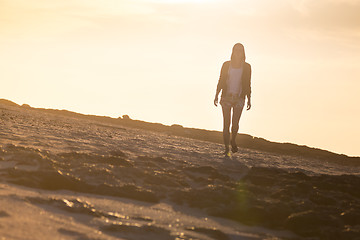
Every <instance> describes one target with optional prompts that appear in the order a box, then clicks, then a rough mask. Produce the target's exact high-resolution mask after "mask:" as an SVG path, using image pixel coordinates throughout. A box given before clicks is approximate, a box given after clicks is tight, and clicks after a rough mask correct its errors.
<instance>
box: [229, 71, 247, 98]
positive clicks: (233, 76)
mask: <svg viewBox="0 0 360 240" xmlns="http://www.w3.org/2000/svg"><path fill="white" fill-rule="evenodd" d="M242 73H243V68H242V67H241V68H233V67H231V66H230V67H229V78H228V81H227V93H228V94H232V95H240V93H241V89H242V87H241V77H242Z"/></svg>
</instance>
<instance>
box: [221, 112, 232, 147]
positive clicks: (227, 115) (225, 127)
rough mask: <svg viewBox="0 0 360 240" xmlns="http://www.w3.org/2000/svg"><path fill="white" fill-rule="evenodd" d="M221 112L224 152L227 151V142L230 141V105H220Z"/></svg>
mask: <svg viewBox="0 0 360 240" xmlns="http://www.w3.org/2000/svg"><path fill="white" fill-rule="evenodd" d="M221 107H222V112H223V121H224V122H223V123H224V125H223V137H224V144H225V153H228V152H229V143H230V131H229V130H230V118H231V107H230V106H226V105H221Z"/></svg>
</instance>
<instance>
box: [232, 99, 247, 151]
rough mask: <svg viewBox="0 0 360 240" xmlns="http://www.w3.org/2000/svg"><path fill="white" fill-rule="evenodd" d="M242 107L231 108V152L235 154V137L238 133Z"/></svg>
mask: <svg viewBox="0 0 360 240" xmlns="http://www.w3.org/2000/svg"><path fill="white" fill-rule="evenodd" d="M243 108H244V105H241V106H237V107H234V108H233V116H232V123H231V125H232V126H231V150H232V151H233V152H237V151H238V148H237V145H236V136H237V133H238V131H239V121H240V117H241V113H242V110H243Z"/></svg>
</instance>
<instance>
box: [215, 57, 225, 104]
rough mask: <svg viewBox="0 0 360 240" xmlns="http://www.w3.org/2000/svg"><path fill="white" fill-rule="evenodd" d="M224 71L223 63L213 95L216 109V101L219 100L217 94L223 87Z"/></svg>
mask: <svg viewBox="0 0 360 240" xmlns="http://www.w3.org/2000/svg"><path fill="white" fill-rule="evenodd" d="M224 69H225V63H223V65H222V67H221V71H220V77H219V81H218V84H217V87H216V93H215V99H214V105H215V106H216V107H217V104H218V100H219V93H220V91H221V89H223V85H224V78H225V76H224V74H225V73H224Z"/></svg>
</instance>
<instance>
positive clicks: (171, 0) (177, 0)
mask: <svg viewBox="0 0 360 240" xmlns="http://www.w3.org/2000/svg"><path fill="white" fill-rule="evenodd" d="M145 1H147V2H155V3H169V4H171V3H207V2H215V1H216V0H145Z"/></svg>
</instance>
